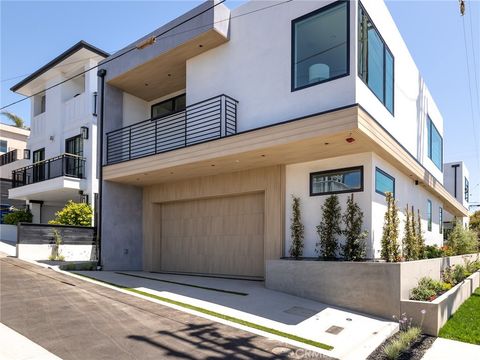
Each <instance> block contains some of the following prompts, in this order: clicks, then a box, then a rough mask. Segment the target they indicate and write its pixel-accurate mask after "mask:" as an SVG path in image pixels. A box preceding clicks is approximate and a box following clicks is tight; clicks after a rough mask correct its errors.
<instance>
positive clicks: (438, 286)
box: [410, 277, 452, 301]
mask: <svg viewBox="0 0 480 360" xmlns="http://www.w3.org/2000/svg"><path fill="white" fill-rule="evenodd" d="M451 288H452V285H451V284H449V283H445V282H441V281H437V280H433V279H432V278H429V277H423V278H421V279H420V280H419V281H418V285H417V286H416V287H414V288H413V289H412V291H411V295H410V300H418V301H432V300H434V299H435V298H436V297H437V296H438V295H440V294H442V293H444V292H445V291H448V290H450V289H451Z"/></svg>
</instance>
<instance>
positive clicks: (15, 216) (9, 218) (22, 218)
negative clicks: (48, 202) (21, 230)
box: [3, 208, 33, 225]
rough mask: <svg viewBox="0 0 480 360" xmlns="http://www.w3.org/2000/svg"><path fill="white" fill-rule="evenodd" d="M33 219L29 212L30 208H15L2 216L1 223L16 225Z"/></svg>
mask: <svg viewBox="0 0 480 360" xmlns="http://www.w3.org/2000/svg"><path fill="white" fill-rule="evenodd" d="M32 219H33V215H32V213H31V212H30V209H28V208H27V209H25V210H19V209H15V211H13V212H11V213H9V214H5V215H4V216H3V223H4V224H8V225H18V223H21V222H27V223H31V222H32Z"/></svg>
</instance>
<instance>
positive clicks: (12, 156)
mask: <svg viewBox="0 0 480 360" xmlns="http://www.w3.org/2000/svg"><path fill="white" fill-rule="evenodd" d="M17 159H18V157H17V149H14V150H11V151H9V152H7V153H5V154H2V155H0V166H2V165H6V164H10V163H12V162H14V161H17Z"/></svg>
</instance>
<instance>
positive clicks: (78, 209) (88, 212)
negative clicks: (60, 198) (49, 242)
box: [48, 200, 93, 226]
mask: <svg viewBox="0 0 480 360" xmlns="http://www.w3.org/2000/svg"><path fill="white" fill-rule="evenodd" d="M92 216H93V211H92V207H91V206H90V205H89V204H85V203H75V202H73V201H72V200H70V201H68V202H67V204H66V205H65V207H64V208H63V209H62V210H60V211H57V212H56V213H55V219H53V220H50V221H49V222H48V223H49V224H54V225H75V226H91V225H92Z"/></svg>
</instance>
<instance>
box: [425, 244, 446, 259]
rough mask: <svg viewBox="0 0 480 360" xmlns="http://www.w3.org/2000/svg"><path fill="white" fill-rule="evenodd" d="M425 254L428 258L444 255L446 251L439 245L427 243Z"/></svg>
mask: <svg viewBox="0 0 480 360" xmlns="http://www.w3.org/2000/svg"><path fill="white" fill-rule="evenodd" d="M424 256H425V258H426V259H434V258H439V257H443V256H444V252H443V250H442V249H441V248H439V247H438V245H427V246H425V253H424Z"/></svg>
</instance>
